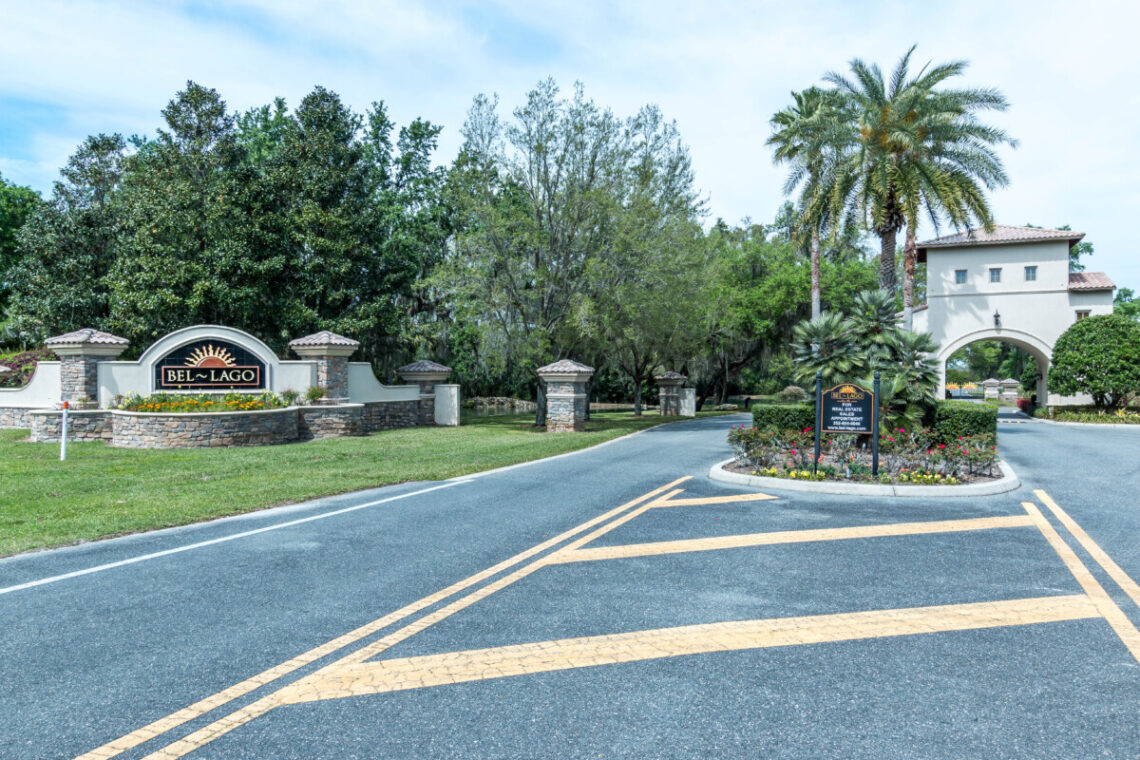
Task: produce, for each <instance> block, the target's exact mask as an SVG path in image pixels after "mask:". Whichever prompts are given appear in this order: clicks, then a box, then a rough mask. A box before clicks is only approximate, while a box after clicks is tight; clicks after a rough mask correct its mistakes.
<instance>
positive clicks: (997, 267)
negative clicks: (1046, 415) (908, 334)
mask: <svg viewBox="0 0 1140 760" xmlns="http://www.w3.org/2000/svg"><path fill="white" fill-rule="evenodd" d="M1083 237H1084V233H1082V232H1071V231H1069V230H1046V229H1039V228H1037V227H1012V226H1003V225H999V226H996V227H994V229H993V230H992V231H991V232H986V231H985V230H984V229H981V228H977V229H972V230H967V231H965V232H959V233H957V234H954V235H947V236H945V237H940V238H936V239H934V240H927V241H925V242H922V243H919V244H918V261H919V263H925V264H926V287H927V293H926V305H925V306H920V307H918V308H916V309H915V313H914V330H915V331H916V332H928V333H930V334H931V336H932V337H933V338H934V341H935V342H936V343H937V344H938V345H939V350H938V354H937V357H936V358H937V360H938V371H939V387H938V397H939V398H942V397H943V396H945V393H946V362H947V361H948V360H949V359H950V357H951V356H952V355H953V354H954V352H955V351H958V350H959V349H961V348H963V347H965V346H968V345H969V344H971V343H974V342H977V341H981V340H999V341H1003V342H1005V343H1010V344H1012V345H1014V346H1017V347H1018V348H1020V349H1022V350H1023V351H1025V352H1027V353H1028V354H1029V355H1030V356H1032V357H1033V358H1034V359H1035V360H1036V362H1037V398H1038V399H1039V403H1042V404H1045V403H1048V404H1049V405H1050V406H1053V405H1059V404H1088V403H1091V399H1090V398H1085V397H1079V396H1076V397H1072V396H1070V397H1065V396H1060V395H1058V394H1055V393H1053V394H1051V393H1049V381H1048V376H1049V362H1050V361H1051V360H1052V357H1053V346H1054V344H1055V343H1056V342H1057V339H1058V338H1059V337H1061V334H1062V333H1064V332H1065V330H1067V329H1069V326H1070V325H1072V324H1073V323H1074V322H1076V321H1077V320H1080V319H1084V318H1086V317H1090V316H1097V315H1101V314H1111V313H1112V308H1113V307H1112V295H1113V291H1114V290H1115V289H1116V286H1115V285H1113V283H1112V280H1110V279H1109V278H1108V275H1106V274H1105V273H1104V272H1070V271H1069V251H1070V250H1071V249H1072V247H1073V246H1074V245H1076V244H1077V243H1078V242H1080V240H1081V238H1083Z"/></svg>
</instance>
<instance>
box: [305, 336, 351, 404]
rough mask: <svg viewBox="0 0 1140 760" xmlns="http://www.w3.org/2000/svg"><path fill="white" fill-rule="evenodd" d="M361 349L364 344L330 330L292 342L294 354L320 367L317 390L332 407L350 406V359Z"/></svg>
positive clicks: (318, 368) (318, 369)
mask: <svg viewBox="0 0 1140 760" xmlns="http://www.w3.org/2000/svg"><path fill="white" fill-rule="evenodd" d="M359 347H360V341H358V340H353V339H352V338H346V337H344V336H343V335H337V334H336V333H334V332H329V331H328V330H321V331H320V332H316V333H313V334H312V335H306V336H305V337H303V338H296V339H294V340H291V341H289V348H291V349H293V353H295V354H297V356H300V357H301V358H302V359H309V360H311V361H312V362H314V363H315V364H316V365H317V387H318V388H324V389H325V400H326V402H327V403H330V404H347V403H348V401H349V398H348V357H350V356H352V355H353V353H355V352H356V349H358V348H359Z"/></svg>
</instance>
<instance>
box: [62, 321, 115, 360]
mask: <svg viewBox="0 0 1140 760" xmlns="http://www.w3.org/2000/svg"><path fill="white" fill-rule="evenodd" d="M44 345H45V346H47V347H48V348H50V349H51V350H52V351H54V352H55V353H56V354H58V355H59V356H83V355H88V356H118V355H119V354H121V353H123V351H125V350H126V348H127V346H129V345H131V342H130V341H129V340H127V339H126V338H120V337H119V336H118V335H112V334H111V333H105V332H102V331H101V330H95V329H92V328H90V327H85V328H83V329H82V330H73V331H72V332H69V333H64V334H63V335H56V336H55V337H54V338H48V339H47V340H45V341H44Z"/></svg>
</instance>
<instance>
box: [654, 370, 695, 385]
mask: <svg viewBox="0 0 1140 760" xmlns="http://www.w3.org/2000/svg"><path fill="white" fill-rule="evenodd" d="M653 379H654V380H656V381H657V382H658V383H661V382H664V383H665V384H667V385H674V384H678V385H679V384H680V383H683V382H685V381H686V380H688V379H689V378H688V376H687V375H682V374H681V373H680V372H674V371H673V370H669V371H668V372H662V373H661V374H660V375H656V376H655V377H654V378H653Z"/></svg>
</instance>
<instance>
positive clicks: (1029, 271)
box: [1025, 267, 1037, 282]
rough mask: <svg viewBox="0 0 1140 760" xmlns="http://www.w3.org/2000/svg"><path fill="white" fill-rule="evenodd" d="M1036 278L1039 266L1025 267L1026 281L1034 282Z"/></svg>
mask: <svg viewBox="0 0 1140 760" xmlns="http://www.w3.org/2000/svg"><path fill="white" fill-rule="evenodd" d="M1036 279H1037V267H1026V268H1025V281H1026V282H1033V281H1035V280H1036Z"/></svg>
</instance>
